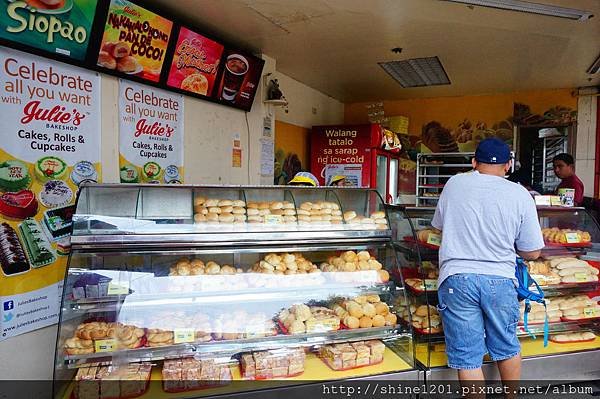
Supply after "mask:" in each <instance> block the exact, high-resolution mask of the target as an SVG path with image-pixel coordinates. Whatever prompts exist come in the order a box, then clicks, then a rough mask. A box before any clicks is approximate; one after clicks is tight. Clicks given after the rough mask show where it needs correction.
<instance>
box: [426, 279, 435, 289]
mask: <svg viewBox="0 0 600 399" xmlns="http://www.w3.org/2000/svg"><path fill="white" fill-rule="evenodd" d="M425 289H426V290H427V291H437V289H438V282H437V280H433V279H426V280H425Z"/></svg>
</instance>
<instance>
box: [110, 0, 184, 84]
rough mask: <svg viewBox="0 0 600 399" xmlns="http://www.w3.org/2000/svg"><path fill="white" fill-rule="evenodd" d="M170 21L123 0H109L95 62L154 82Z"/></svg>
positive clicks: (162, 55) (161, 59)
mask: <svg viewBox="0 0 600 399" xmlns="http://www.w3.org/2000/svg"><path fill="white" fill-rule="evenodd" d="M172 27H173V22H171V21H169V20H168V19H166V18H163V17H161V16H160V15H157V14H155V13H153V12H151V11H148V10H146V9H145V8H142V7H140V6H138V5H135V4H133V3H130V2H129V1H127V0H112V1H111V3H110V8H109V10H108V17H107V19H106V26H105V28H104V35H103V37H102V44H101V47H100V52H99V54H98V65H99V66H101V67H103V68H106V69H111V70H117V71H119V72H122V73H125V74H128V75H135V76H138V77H141V78H143V79H146V80H149V81H152V82H158V80H159V78H160V73H161V70H162V66H163V62H164V60H165V54H166V52H167V44H168V43H169V37H170V36H171V29H172Z"/></svg>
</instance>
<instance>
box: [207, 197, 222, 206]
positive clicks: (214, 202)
mask: <svg viewBox="0 0 600 399" xmlns="http://www.w3.org/2000/svg"><path fill="white" fill-rule="evenodd" d="M217 205H219V200H218V199H214V198H210V199H207V200H206V202H205V203H204V206H205V207H207V208H210V207H211V206H217Z"/></svg>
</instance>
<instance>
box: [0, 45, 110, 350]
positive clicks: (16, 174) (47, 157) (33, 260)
mask: <svg viewBox="0 0 600 399" xmlns="http://www.w3.org/2000/svg"><path fill="white" fill-rule="evenodd" d="M0 88H1V93H0V112H1V114H2V118H0V132H1V136H2V140H1V142H0V269H1V270H0V314H1V318H0V333H1V334H0V339H6V338H9V337H12V336H15V335H19V334H23V333H26V332H28V331H32V330H35V329H38V328H41V327H45V326H47V325H50V324H53V323H56V322H57V321H58V311H59V306H60V300H61V298H60V294H61V287H62V283H63V279H64V276H65V268H66V264H67V257H68V256H67V255H68V254H69V252H70V237H69V234H70V231H71V226H72V215H73V212H74V203H75V198H76V194H77V190H78V187H79V186H80V185H81V184H82V183H84V182H98V181H100V179H101V169H100V132H101V129H100V103H101V101H100V76H99V74H98V73H96V72H91V71H86V70H84V69H79V68H76V67H72V66H69V65H66V64H61V63H58V62H55V61H52V60H47V59H45V58H40V57H36V56H34V55H30V54H26V53H22V52H19V51H15V50H11V49H7V48H0Z"/></svg>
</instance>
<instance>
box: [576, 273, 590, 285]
mask: <svg viewBox="0 0 600 399" xmlns="http://www.w3.org/2000/svg"><path fill="white" fill-rule="evenodd" d="M574 276H575V280H577V282H578V283H582V282H585V281H587V276H588V275H587V274H586V273H575V275H574Z"/></svg>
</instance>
